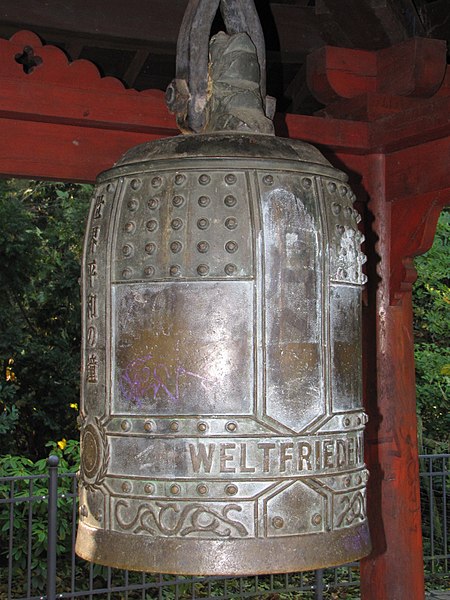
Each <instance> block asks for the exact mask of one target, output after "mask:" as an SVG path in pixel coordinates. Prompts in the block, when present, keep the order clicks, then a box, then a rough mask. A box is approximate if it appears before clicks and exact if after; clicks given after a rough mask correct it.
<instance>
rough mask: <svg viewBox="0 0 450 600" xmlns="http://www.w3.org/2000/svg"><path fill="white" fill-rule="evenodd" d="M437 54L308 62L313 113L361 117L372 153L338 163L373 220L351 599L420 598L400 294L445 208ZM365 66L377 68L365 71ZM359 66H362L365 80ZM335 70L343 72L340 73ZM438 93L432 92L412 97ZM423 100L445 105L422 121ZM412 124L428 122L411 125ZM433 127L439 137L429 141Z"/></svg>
mask: <svg viewBox="0 0 450 600" xmlns="http://www.w3.org/2000/svg"><path fill="white" fill-rule="evenodd" d="M442 50H443V47H442V44H441V43H440V42H436V41H435V40H422V41H420V42H418V43H416V41H415V40H411V41H410V42H408V43H405V44H400V45H399V47H396V48H392V49H388V50H383V51H380V52H378V53H369V54H372V55H373V56H372V58H373V60H372V61H371V60H370V57H369V56H368V53H367V52H364V53H361V56H360V57H359V60H358V52H356V53H355V51H351V52H350V51H348V50H342V51H341V50H340V49H337V48H335V49H327V51H325V52H324V51H323V50H322V51H320V53H319V54H318V55H317V56H313V57H312V61H311V64H310V73H309V80H310V83H311V85H314V84H316V85H317V86H318V97H320V98H322V100H328V101H330V102H331V105H330V106H327V107H325V109H324V110H323V111H321V114H322V115H323V116H325V117H330V116H339V117H341V118H342V117H344V118H348V119H354V118H357V119H362V120H365V121H366V122H371V127H370V131H369V144H370V145H371V146H372V149H373V150H374V151H375V152H374V153H373V154H369V153H368V154H367V155H366V156H364V157H362V158H360V159H359V160H358V161H355V158H356V157H355V156H350V157H349V156H343V157H341V159H342V160H343V162H344V164H346V166H347V167H348V168H350V170H355V171H356V172H357V173H358V174H359V175H362V182H361V183H362V186H363V187H364V188H365V191H366V193H367V195H368V198H369V203H368V210H369V213H371V214H372V218H373V223H372V235H370V233H368V235H367V237H368V243H367V245H368V250H367V252H368V254H369V265H368V267H369V269H370V270H371V272H372V273H371V275H372V276H371V278H370V282H369V286H368V307H367V309H366V313H368V314H366V316H367V320H366V328H365V331H366V335H368V336H370V335H371V334H372V337H371V338H370V337H369V338H368V339H366V340H365V345H364V347H365V352H366V356H365V361H364V364H365V367H366V409H367V412H368V414H369V424H368V427H367V431H366V460H367V463H368V466H369V469H370V472H371V479H370V481H369V489H368V513H369V522H370V526H371V536H372V543H373V551H372V553H371V555H370V556H369V557H368V558H367V559H365V560H363V561H362V563H361V597H362V599H363V600H406V599H408V600H423V598H424V593H425V592H424V576H423V557H422V556H423V555H422V533H421V513H420V486H419V468H418V447H417V422H416V411H415V409H416V402H415V375H414V340H413V332H412V317H413V315H412V294H411V291H412V283H413V282H414V280H415V270H414V266H413V257H414V256H415V255H417V254H420V253H422V252H425V251H426V250H427V249H428V248H429V247H430V246H431V244H432V240H433V236H434V232H435V227H436V222H437V219H438V216H439V212H440V211H441V209H442V207H443V206H444V205H445V203H449V202H450V177H449V174H448V157H449V155H450V153H449V151H450V143H449V138H448V135H449V133H450V131H449V127H448V107H449V105H448V103H447V101H448V96H447V95H446V93H444V88H445V87H446V86H445V85H444V86H443V85H442V84H443V81H444V76H445V61H444V59H443V54H442ZM416 51H418V54H417V55H415V52H416ZM341 53H342V57H341V60H339V55H340V54H341ZM393 57H394V58H395V59H396V60H397V62H400V65H399V67H402V68H403V71H401V72H400V76H399V78H398V80H394V79H392V80H391V81H389V79H388V78H387V77H386V74H385V72H384V68H385V66H386V63H387V62H389V60H390V59H392V58H393ZM427 60H431V64H430V68H428V69H427V68H426V64H427ZM352 61H353V62H352ZM374 64H375V65H376V66H377V68H378V67H379V68H380V69H381V72H380V73H378V72H377V70H376V71H375V73H374V72H373V65H374ZM361 65H367V70H366V73H364V67H361ZM339 69H344V70H345V76H343V77H342V78H340V77H339V72H338V71H339ZM349 72H350V73H351V75H352V77H349ZM364 86H365V90H363V88H364ZM440 88H441V89H442V91H443V93H442V97H438V98H433V99H431V100H430V99H425V98H423V97H417V96H421V95H422V96H427V95H430V96H431V95H432V94H433V93H435V92H436V91H437V90H439V89H440ZM362 90H363V92H364V93H361V92H362ZM380 90H382V91H383V94H380V93H379V91H380ZM398 94H404V96H400V98H399V96H398ZM435 104H436V105H438V106H439V107H440V108H443V107H444V106H445V108H444V110H439V109H438V110H437V111H433V112H432V113H431V114H432V115H433V116H432V117H431V118H430V109H431V106H432V105H435ZM426 111H428V114H427V112H426ZM408 113H409V114H408ZM446 115H447V116H446ZM423 119H428V126H424V127H422V124H423ZM441 120H442V121H441ZM431 122H432V123H433V124H432V126H431V127H430V123H431ZM439 128H440V133H438V132H437V130H438V129H439ZM444 130H445V131H446V133H445V134H444V137H443V138H442V139H436V138H439V136H440V135H442V133H443V132H444ZM429 140H433V141H429ZM410 146H412V147H410ZM377 150H381V152H380V151H378V152H377ZM367 225H368V223H366V226H367ZM372 357H375V359H374V360H373V359H372ZM368 370H370V372H367V371H368Z"/></svg>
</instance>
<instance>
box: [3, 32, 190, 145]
mask: <svg viewBox="0 0 450 600" xmlns="http://www.w3.org/2000/svg"><path fill="white" fill-rule="evenodd" d="M27 58H29V59H30V61H29V62H30V64H31V66H30V65H27ZM22 63H25V64H22ZM0 89H1V96H0V116H2V117H6V118H13V119H17V118H18V117H20V118H24V119H28V120H32V121H40V122H51V123H63V122H64V123H68V122H70V123H71V124H76V125H82V126H84V127H101V128H109V129H115V130H116V129H125V130H135V131H139V132H147V133H149V134H152V135H154V134H158V133H159V134H160V135H173V134H175V133H178V129H177V128H176V126H175V120H174V118H173V117H172V115H170V114H169V112H168V110H167V108H166V105H165V101H164V93H163V92H162V91H160V90H146V91H143V92H138V91H136V90H133V89H126V88H125V87H124V85H123V84H122V82H121V81H119V80H118V79H115V78H114V77H101V75H100V73H99V71H98V69H97V67H96V66H95V65H94V64H93V63H91V62H90V61H87V60H84V59H80V60H75V61H73V62H70V61H69V60H68V58H67V56H66V55H65V54H64V52H63V51H62V50H60V49H59V48H56V47H55V46H51V45H44V44H43V43H42V42H41V40H40V39H39V37H38V36H37V35H35V34H34V33H31V32H30V31H20V32H18V33H16V34H15V35H13V36H12V38H11V39H10V40H3V39H0Z"/></svg>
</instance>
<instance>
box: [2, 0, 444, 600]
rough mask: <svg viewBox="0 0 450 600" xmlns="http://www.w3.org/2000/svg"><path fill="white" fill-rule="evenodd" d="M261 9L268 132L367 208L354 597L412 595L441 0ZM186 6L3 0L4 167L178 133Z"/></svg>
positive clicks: (437, 202) (90, 158)
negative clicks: (367, 544) (290, 141)
mask: <svg viewBox="0 0 450 600" xmlns="http://www.w3.org/2000/svg"><path fill="white" fill-rule="evenodd" d="M257 5H258V9H260V13H261V21H262V24H263V28H264V32H265V35H266V39H267V45H268V59H269V69H268V81H269V83H270V82H271V81H272V83H270V85H271V86H272V87H269V92H270V93H272V94H274V95H276V96H277V97H278V98H282V100H281V101H280V102H279V104H278V106H279V111H280V112H279V113H278V114H277V116H276V129H277V132H278V134H279V135H283V136H289V137H293V138H300V139H303V140H305V141H308V142H311V143H313V144H315V145H317V146H319V147H320V149H321V150H322V151H323V152H324V153H325V154H326V156H327V157H328V159H329V160H330V161H331V162H332V164H334V165H335V166H337V167H340V168H342V169H344V170H346V171H347V172H348V173H349V175H350V181H351V184H352V186H353V188H354V190H355V192H356V195H357V198H358V202H359V209H360V210H361V211H362V213H363V222H362V224H361V227H362V228H363V231H364V234H365V236H366V242H365V248H364V250H365V253H366V254H367V255H368V262H367V274H368V276H369V283H368V285H367V290H366V298H365V306H364V365H365V369H364V371H365V385H364V388H365V407H366V411H367V413H368V415H369V423H368V427H367V430H366V462H367V464H368V466H369V469H370V472H371V478H370V481H369V491H368V494H369V495H368V511H369V521H370V524H371V535H372V541H373V546H374V549H373V552H372V554H371V555H370V556H369V557H368V558H367V559H365V560H363V561H362V565H361V577H362V583H361V594H362V598H363V600H392V599H393V598H395V599H396V600H403V599H404V600H406V599H407V600H423V597H424V583H423V563H422V541H421V526H420V495H419V477H418V459H417V436H416V434H417V425H416V418H415V382H414V353H413V336H412V301H411V288H412V283H413V281H414V278H415V271H414V267H413V257H414V256H416V255H417V254H420V253H422V252H425V251H426V250H427V249H428V248H429V247H430V246H431V243H432V240H433V236H434V231H435V226H436V222H437V219H438V216H439V213H440V211H441V209H442V207H443V206H445V205H446V204H449V203H450V169H449V168H448V166H449V158H450V70H449V68H448V67H447V46H446V40H448V39H449V25H450V15H449V10H448V1H447V0H414V2H413V0H315V1H314V0H284V1H281V0H279V1H277V2H268V1H264V0H260V1H257ZM185 6H186V0H170V1H169V2H168V1H166V2H162V1H161V0H152V2H148V1H145V0H128V2H127V3H119V2H117V0H109V1H107V0H77V1H76V2H75V1H73V2H64V3H62V2H59V1H58V0H46V1H45V2H42V1H40V0H29V2H27V3H26V4H25V5H24V4H21V3H17V2H15V1H14V0H3V2H2V5H1V7H0V127H1V132H2V134H1V136H0V175H2V176H23V177H37V178H52V179H60V180H61V179H65V180H77V181H93V180H94V179H95V177H96V175H97V173H98V172H99V171H101V170H103V169H105V168H107V167H109V166H111V165H112V164H113V163H114V162H115V161H116V160H117V159H118V158H119V157H120V155H121V154H122V153H123V152H124V151H125V150H127V149H128V148H130V147H131V146H134V145H136V144H139V143H141V142H145V141H148V140H150V139H157V138H159V137H163V136H170V135H174V134H176V133H177V130H176V127H175V123H174V119H173V117H172V116H171V115H169V114H168V112H167V109H166V107H165V104H164V93H163V91H162V90H163V89H164V88H165V86H166V85H167V83H168V82H169V81H170V80H171V79H172V77H173V74H174V54H175V40H176V36H177V33H178V27H179V23H180V21H181V18H182V15H183V12H184V9H185ZM23 29H27V30H31V32H30V31H21V30H23ZM11 36H12V37H11ZM38 36H39V37H38ZM439 38H440V39H439ZM94 63H95V64H96V65H97V67H99V68H100V71H101V75H102V76H103V77H102V76H101V75H100V73H99V71H98V69H97V68H96V67H95V66H94ZM111 76H113V77H115V78H112V77H111ZM117 77H118V78H119V79H117ZM120 80H122V81H123V82H125V84H126V85H125V86H124V85H123V83H121V81H120ZM127 86H128V87H129V88H130V89H128V88H127ZM133 88H134V89H133ZM286 111H287V112H286Z"/></svg>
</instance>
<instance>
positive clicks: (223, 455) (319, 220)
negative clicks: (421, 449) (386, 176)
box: [76, 133, 370, 575]
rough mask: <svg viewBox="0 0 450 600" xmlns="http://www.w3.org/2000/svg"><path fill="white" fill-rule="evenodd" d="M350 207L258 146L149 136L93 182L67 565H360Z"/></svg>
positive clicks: (234, 139)
mask: <svg viewBox="0 0 450 600" xmlns="http://www.w3.org/2000/svg"><path fill="white" fill-rule="evenodd" d="M353 200H354V195H353V194H352V192H351V190H350V189H349V187H348V185H347V184H346V176H345V175H343V174H342V173H341V172H340V171H337V170H336V169H334V168H332V167H331V166H330V165H329V164H328V163H327V161H326V160H325V159H324V158H323V157H322V156H321V154H320V153H319V152H318V151H317V150H315V149H314V148H312V147H310V146H309V145H307V144H304V143H301V142H298V141H292V140H282V139H279V138H275V137H273V136H266V135H258V134H235V133H234V134H219V133H217V134H211V135H192V136H189V137H185V136H180V137H177V138H172V139H169V140H161V141H156V142H151V143H149V144H145V145H143V146H140V147H138V148H135V149H133V150H131V151H129V152H128V153H127V154H126V155H125V156H124V157H123V158H122V159H121V161H120V162H119V163H118V164H117V165H116V166H115V167H114V168H113V169H111V170H109V171H106V172H105V173H103V174H102V175H100V177H99V179H98V182H97V187H96V190H95V194H94V198H93V203H92V208H91V213H90V219H89V224H88V229H87V234H86V240H85V251H84V266H83V269H84V274H83V311H84V326H83V331H84V333H83V364H82V388H83V395H82V417H81V420H82V433H81V440H82V457H81V480H80V524H79V530H78V538H77V545H76V550H77V553H78V554H79V555H80V556H82V557H84V558H86V559H88V560H92V561H94V562H99V563H102V564H106V565H111V566H115V567H124V568H128V569H136V570H144V571H155V572H163V573H164V572H165V573H180V574H181V573H184V574H199V575H215V574H217V575H219V574H221V575H242V574H255V573H274V572H289V571H297V570H304V569H313V568H319V567H323V566H330V565H335V564H342V563H345V562H348V561H351V560H355V559H358V558H360V557H362V556H364V555H365V554H367V553H368V551H369V550H370V543H369V536H368V528H367V520H366V508H365V506H366V500H365V486H366V481H367V471H366V469H365V465H364V460H363V428H364V423H365V418H366V417H365V414H364V413H363V412H362V408H361V339H360V338H361V323H360V304H361V290H362V285H363V283H364V277H365V276H364V275H362V272H361V265H362V263H363V261H364V257H363V255H362V254H361V252H360V249H359V245H360V242H361V239H362V236H361V234H360V233H359V232H358V228H357V221H358V219H359V216H358V214H357V213H356V211H355V210H354V209H353V207H352V202H353Z"/></svg>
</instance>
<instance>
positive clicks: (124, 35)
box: [0, 0, 450, 114]
mask: <svg viewBox="0 0 450 600" xmlns="http://www.w3.org/2000/svg"><path fill="white" fill-rule="evenodd" d="M256 4H257V8H258V12H259V16H260V19H261V23H262V27H263V31H264V36H265V41H266V48H267V81H268V86H269V88H268V92H269V94H271V95H272V96H274V97H275V98H277V102H278V108H279V110H280V112H289V113H294V114H295V113H298V114H312V112H314V111H315V110H317V109H318V108H319V107H320V104H319V103H318V101H317V100H316V99H315V98H314V97H313V95H312V94H311V92H310V90H309V88H308V86H307V84H306V57H307V56H308V54H310V53H311V52H312V51H313V50H315V49H317V48H321V47H323V46H325V45H328V46H338V47H344V48H358V49H363V50H380V49H381V48H387V47H389V46H392V45H394V44H398V43H400V42H403V41H405V40H407V39H409V38H411V37H414V36H420V37H433V38H435V39H442V40H447V41H449V40H450V20H449V18H448V12H449V5H448V2H447V0H344V2H343V0H258V1H257V3H256ZM186 5H187V0H169V1H166V0H151V2H147V3H145V2H143V1H142V0H128V2H120V1H119V0H94V1H92V0H76V2H75V1H72V2H61V0H46V1H45V2H42V0H29V1H28V2H27V4H26V8H25V7H24V6H23V5H22V4H21V3H20V2H17V1H16V0H2V3H1V6H0V37H2V38H9V37H11V35H13V34H14V33H16V32H17V31H19V30H21V29H27V30H30V31H33V32H35V33H37V34H38V35H40V36H41V38H42V39H43V40H45V42H46V43H47V44H52V45H56V46H57V47H59V48H61V49H63V50H64V52H65V53H66V54H67V56H68V58H69V60H72V61H73V60H76V59H79V58H83V59H86V60H89V61H91V62H93V63H94V64H95V65H96V66H97V67H98V68H99V70H100V72H101V74H102V75H103V76H111V77H116V78H118V79H120V80H121V81H122V82H123V83H124V84H125V85H126V86H127V87H130V88H134V89H136V90H146V89H160V90H165V89H166V87H167V85H168V84H169V83H170V81H171V80H172V78H173V76H174V73H175V51H176V41H177V36H178V31H179V28H180V24H181V20H182V18H183V14H184V11H185V8H186ZM216 21H217V22H216V23H215V28H216V29H218V28H220V25H221V24H220V19H217V20H216Z"/></svg>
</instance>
